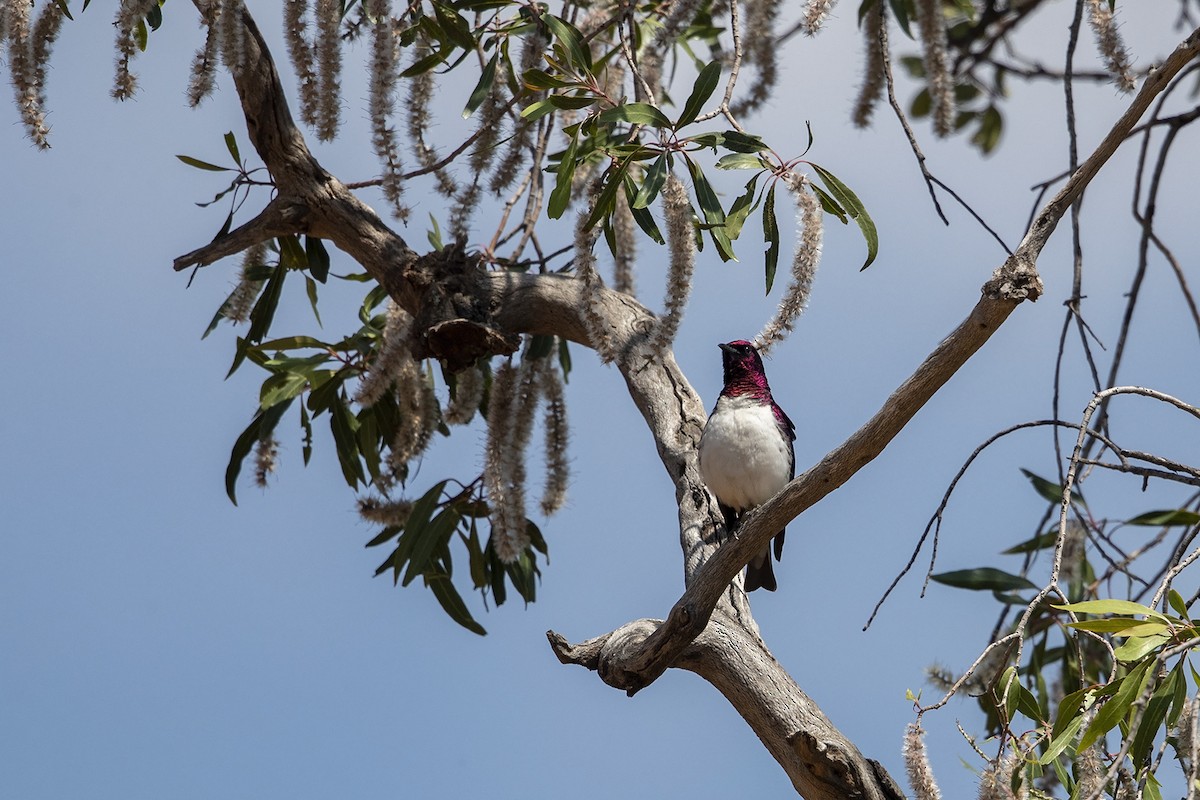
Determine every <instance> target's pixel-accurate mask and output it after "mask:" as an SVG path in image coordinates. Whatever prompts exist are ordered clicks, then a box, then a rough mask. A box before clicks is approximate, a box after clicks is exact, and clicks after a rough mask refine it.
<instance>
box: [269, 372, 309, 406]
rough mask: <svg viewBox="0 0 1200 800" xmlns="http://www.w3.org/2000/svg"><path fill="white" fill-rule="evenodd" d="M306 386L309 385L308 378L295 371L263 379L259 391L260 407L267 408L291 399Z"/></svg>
mask: <svg viewBox="0 0 1200 800" xmlns="http://www.w3.org/2000/svg"><path fill="white" fill-rule="evenodd" d="M306 386H308V378H307V377H306V376H304V375H298V374H296V373H294V372H281V373H278V374H276V375H272V376H271V377H269V378H267V379H266V380H265V381H263V385H262V389H261V390H260V391H259V396H258V405H259V408H262V409H264V410H265V409H268V408H270V407H271V406H275V405H278V404H279V403H282V402H283V401H285V400H291V399H292V398H293V397H295V396H296V395H298V394H300V393H301V392H303V391H304V387H306Z"/></svg>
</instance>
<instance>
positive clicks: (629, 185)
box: [624, 173, 666, 244]
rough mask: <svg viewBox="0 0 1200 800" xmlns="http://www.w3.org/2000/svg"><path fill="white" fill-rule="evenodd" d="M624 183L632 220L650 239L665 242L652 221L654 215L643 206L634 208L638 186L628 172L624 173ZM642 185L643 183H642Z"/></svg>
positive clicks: (656, 225)
mask: <svg viewBox="0 0 1200 800" xmlns="http://www.w3.org/2000/svg"><path fill="white" fill-rule="evenodd" d="M624 184H625V202H626V204H627V205H628V206H629V213H631V214H633V221H634V222H636V223H637V224H638V227H639V228H641V229H642V232H643V233H645V234H646V235H647V236H649V237H650V238H651V239H653V240H654V241H656V242H658V243H659V244H665V243H666V240H664V239H663V235H662V231H660V230H659V229H658V223H657V222H655V221H654V215H653V214H651V213H650V212H649V211H648V210H647V209H645V208H634V200H635V198H636V194H637V192H638V187H637V184H635V183H634V182H633V178H632V177H630V176H629V174H628V173H626V174H625V178H624ZM643 185H645V184H644V183H643Z"/></svg>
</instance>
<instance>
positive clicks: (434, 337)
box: [419, 319, 521, 372]
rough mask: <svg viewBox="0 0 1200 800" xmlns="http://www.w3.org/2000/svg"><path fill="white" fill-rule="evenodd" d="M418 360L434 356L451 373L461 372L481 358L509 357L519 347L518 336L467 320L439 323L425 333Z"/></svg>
mask: <svg viewBox="0 0 1200 800" xmlns="http://www.w3.org/2000/svg"><path fill="white" fill-rule="evenodd" d="M423 339H424V341H423V342H422V344H423V347H421V348H420V349H422V350H423V351H424V352H423V353H421V354H420V355H419V357H420V358H424V357H425V356H433V357H434V358H437V359H440V360H442V361H443V362H445V364H446V366H447V368H449V370H450V371H451V372H460V371H462V370H464V369H466V368H467V367H469V366H471V365H472V364H474V363H475V362H476V361H478V360H479V359H480V358H482V357H486V356H494V355H512V354H513V353H515V352H517V348H519V347H520V346H521V337H520V336H517V335H516V334H511V333H504V332H502V331H498V330H496V329H495V328H490V327H488V326H487V325H483V324H480V323H478V322H471V321H470V320H466V319H451V320H447V321H445V322H438V323H436V324H435V325H433V326H431V327H430V328H428V329H427V330H426V331H425V334H424V337H423Z"/></svg>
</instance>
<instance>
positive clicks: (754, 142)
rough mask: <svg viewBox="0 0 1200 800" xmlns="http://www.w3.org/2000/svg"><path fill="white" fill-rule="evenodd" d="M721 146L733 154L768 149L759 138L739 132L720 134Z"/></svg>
mask: <svg viewBox="0 0 1200 800" xmlns="http://www.w3.org/2000/svg"><path fill="white" fill-rule="evenodd" d="M698 138H699V137H692V140H693V141H696V139H698ZM721 144H722V145H723V146H724V147H725V149H726V150H732V151H733V152H735V153H761V152H762V151H763V150H769V149H770V148H769V147H767V143H766V142H764V141H763V140H762V137H761V136H754V135H752V134H749V133H742V132H740V131H725V132H724V133H723V134H721Z"/></svg>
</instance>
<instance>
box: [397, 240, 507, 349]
mask: <svg viewBox="0 0 1200 800" xmlns="http://www.w3.org/2000/svg"><path fill="white" fill-rule="evenodd" d="M404 272H405V275H404V277H405V279H406V280H407V282H408V285H409V286H410V287H411V290H412V291H413V292H414V293H415V294H416V295H417V296H418V297H419V302H418V309H419V311H418V313H417V316H416V319H415V320H414V325H415V327H416V330H418V331H421V334H420V335H419V336H418V339H417V342H416V346H415V348H414V352H413V355H414V356H416V357H417V358H427V357H433V358H437V359H441V360H442V361H444V362H445V363H446V365H447V367H448V368H449V369H450V370H451V371H453V372H458V371H460V370H463V369H465V368H467V367H469V366H471V365H472V364H474V363H475V361H476V360H478V359H479V358H481V357H487V356H494V355H511V354H512V353H514V352H516V350H517V348H518V347H520V346H521V338H520V337H519V336H517V335H515V334H511V333H506V332H503V331H500V330H497V329H496V328H495V327H494V326H492V325H491V324H490V319H491V315H492V312H493V308H492V302H493V301H492V295H491V284H490V282H489V281H488V279H487V271H486V270H485V269H484V266H483V263H482V261H481V259H480V257H479V256H478V255H477V254H474V253H468V252H466V250H465V248H464V247H463V245H462V243H461V242H459V243H456V244H454V245H451V246H449V247H445V248H442V249H441V250H434V251H433V252H431V253H426V254H425V255H423V256H420V257H417V258H414V259H412V261H411V262H409V263H408V264H407V265H406V266H405V270H404Z"/></svg>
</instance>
